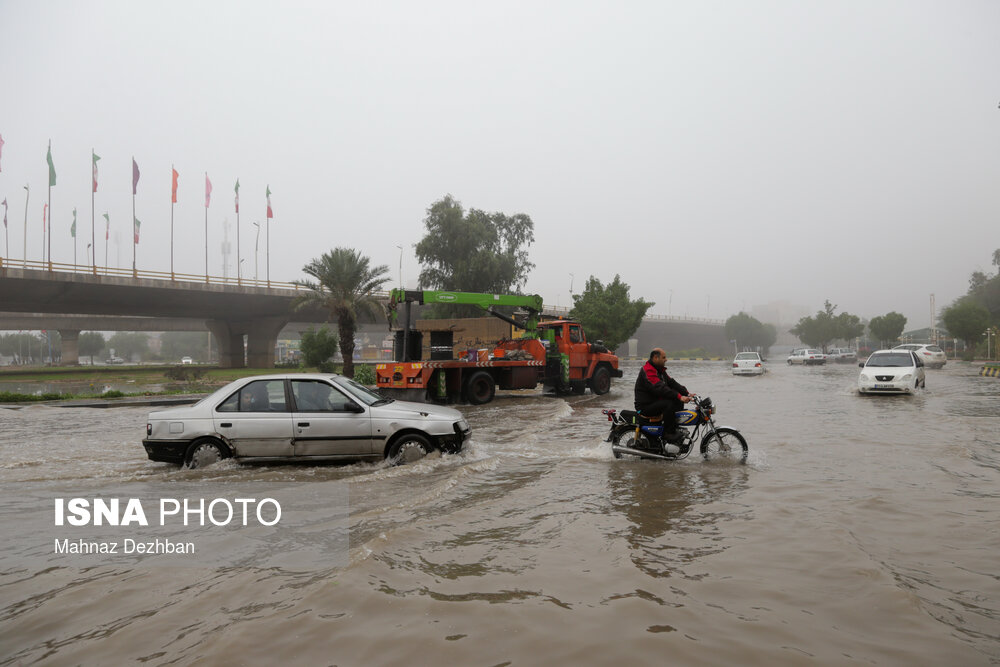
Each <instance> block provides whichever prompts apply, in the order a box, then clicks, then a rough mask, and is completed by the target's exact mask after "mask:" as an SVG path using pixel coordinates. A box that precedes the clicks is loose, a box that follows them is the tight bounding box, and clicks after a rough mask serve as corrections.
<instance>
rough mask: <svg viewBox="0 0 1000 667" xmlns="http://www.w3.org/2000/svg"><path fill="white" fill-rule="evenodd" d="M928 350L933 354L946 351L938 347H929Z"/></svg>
mask: <svg viewBox="0 0 1000 667" xmlns="http://www.w3.org/2000/svg"><path fill="white" fill-rule="evenodd" d="M927 349H928V350H930V351H931V352H943V351H944V350H942V349H941V348H940V347H938V346H937V345H928V346H927Z"/></svg>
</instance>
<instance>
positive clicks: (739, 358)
mask: <svg viewBox="0 0 1000 667" xmlns="http://www.w3.org/2000/svg"><path fill="white" fill-rule="evenodd" d="M764 370H765V369H764V360H763V359H761V358H760V355H759V354H757V353H756V352H740V353H739V354H737V355H736V358H735V359H733V375H763V374H764Z"/></svg>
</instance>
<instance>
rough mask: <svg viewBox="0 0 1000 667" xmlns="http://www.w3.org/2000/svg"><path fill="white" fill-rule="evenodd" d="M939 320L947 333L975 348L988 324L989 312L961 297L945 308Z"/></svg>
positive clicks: (968, 346) (970, 347)
mask: <svg viewBox="0 0 1000 667" xmlns="http://www.w3.org/2000/svg"><path fill="white" fill-rule="evenodd" d="M941 320H942V321H943V322H944V325H945V326H946V327H947V328H948V333H950V334H951V335H952V336H957V337H958V338H961V339H962V340H964V341H965V345H966V347H967V348H969V349H975V346H976V344H977V343H978V342H979V340H980V339H981V338H982V336H983V332H985V331H986V328H987V327H988V326H989V325H990V312H989V311H988V310H986V309H985V308H983V307H982V306H981V305H979V304H978V303H975V302H974V301H971V300H969V299H961V300H959V301H958V303H955V304H953V305H951V306H949V307H948V308H945V310H944V312H943V313H942V314H941Z"/></svg>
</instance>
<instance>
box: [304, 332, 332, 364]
mask: <svg viewBox="0 0 1000 667" xmlns="http://www.w3.org/2000/svg"><path fill="white" fill-rule="evenodd" d="M299 349H300V350H302V363H303V364H305V366H306V367H308V368H318V369H319V370H320V371H322V372H326V370H327V369H326V362H328V361H329V360H330V358H331V357H333V355H335V354H336V353H337V336H335V335H334V334H332V333H330V330H329V329H328V328H327V327H326V326H322V327H320V328H319V330H318V331H316V330H315V329H313V328H312V327H309V328H308V329H306V330H305V331H303V332H302V342H301V344H300V345H299Z"/></svg>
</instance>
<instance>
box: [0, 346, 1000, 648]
mask: <svg viewBox="0 0 1000 667" xmlns="http://www.w3.org/2000/svg"><path fill="white" fill-rule="evenodd" d="M637 370H638V367H637V366H629V367H628V368H627V369H626V377H625V378H623V379H621V380H618V381H616V382H615V384H614V386H613V389H612V393H611V394H609V395H607V396H603V397H594V396H591V395H590V394H587V395H585V396H573V397H569V398H567V399H563V398H555V397H546V396H540V395H533V396H516V397H510V396H501V397H499V398H498V400H496V401H494V402H493V403H491V404H489V405H486V406H480V407H462V408H461V410H462V411H463V412H464V413H465V415H466V416H467V418H468V420H469V421H470V423H471V424H472V427H473V438H472V441H471V443H469V445H468V447H467V449H466V450H465V451H464V452H463V453H461V454H459V455H455V456H445V457H440V458H430V459H426V460H424V461H421V462H420V463H418V464H415V465H412V466H404V467H398V468H388V467H386V466H384V465H381V464H379V465H374V464H357V465H349V466H287V465H286V466H274V465H272V466H250V465H240V464H235V463H233V462H231V461H226V462H223V463H221V464H218V465H216V466H212V467H210V468H206V469H203V470H194V471H187V470H180V469H178V468H176V467H173V466H169V465H166V464H159V463H152V462H149V461H148V460H147V459H146V457H145V453H144V451H143V449H142V447H141V445H140V442H139V441H140V439H141V438H142V436H143V433H144V426H145V421H146V410H145V409H138V408H122V409H118V410H86V409H74V410H67V409H59V408H51V407H43V406H32V407H27V408H24V409H22V410H17V411H0V489H2V493H3V494H4V495H5V496H6V497H7V498H6V500H5V502H4V504H3V507H2V508H0V514H6V515H10V514H13V513H14V512H15V509H13V508H14V507H15V506H17V505H18V503H16V502H13V499H12V496H11V494H19V493H22V492H23V491H24V490H26V489H31V490H32V491H33V492H38V491H51V492H52V493H56V494H58V493H61V492H62V490H63V489H66V488H71V487H77V488H86V489H87V490H88V493H93V494H94V495H95V496H97V495H104V496H114V495H115V494H116V493H117V492H118V490H120V489H122V488H124V487H126V486H127V487H130V488H134V487H135V486H136V485H139V486H143V485H157V484H161V483H171V482H191V483H196V484H199V485H201V486H202V487H203V488H204V489H205V490H206V491H208V490H211V489H222V490H224V489H225V488H226V486H227V485H228V484H237V483H238V484H240V485H244V487H245V486H246V485H251V487H252V486H253V485H261V487H262V488H263V487H265V486H266V485H268V484H270V483H283V484H287V483H292V484H295V485H297V486H300V487H302V488H316V489H320V488H324V487H322V486H316V487H307V486H306V485H324V484H327V485H329V484H332V483H336V484H338V485H341V486H345V487H346V488H347V491H348V494H347V495H348V496H349V510H348V511H347V513H346V515H345V516H346V531H347V533H348V536H349V546H347V547H346V554H343V556H344V557H343V558H339V559H334V558H333V556H332V554H331V559H330V561H329V562H328V563H323V562H322V559H320V561H319V562H317V561H315V560H314V561H313V562H311V563H310V564H309V566H308V567H305V568H299V569H295V568H291V567H289V568H284V567H282V566H280V565H278V566H269V567H255V566H253V565H252V564H250V565H247V564H245V563H244V564H240V565H233V564H231V563H230V561H228V560H226V561H224V562H220V563H218V564H217V565H216V566H214V567H212V566H199V567H185V566H163V567H158V566H157V565H156V561H155V560H153V561H143V562H141V563H138V564H127V565H121V564H104V565H100V564H99V565H96V566H91V565H88V566H77V565H75V564H73V563H72V561H69V562H59V561H57V562H55V563H54V562H53V559H52V558H51V557H49V558H38V559H37V560H36V561H32V562H29V563H27V564H23V563H18V564H16V565H11V564H9V563H10V561H8V565H6V566H3V569H0V665H7V664H16V665H21V664H35V663H40V664H54V665H64V664H72V665H77V664H82V665H91V664H123V663H126V662H142V663H144V664H148V665H166V664H184V665H189V664H203V665H217V664H222V665H230V664H242V665H273V664H276V663H285V664H310V665H312V664H316V665H320V664H329V665H333V664H337V665H359V664H373V665H404V664H405V665H414V664H461V665H500V664H505V665H506V664H510V665H538V664H587V665H605V664H611V663H613V662H618V661H624V660H627V661H629V662H630V664H639V665H654V664H655V665H660V664H664V663H670V664H682V665H717V664H740V665H769V666H770V665H776V664H780V665H815V664H836V665H847V664H864V665H872V664H878V665H985V664H997V663H998V662H1000V581H998V572H1000V568H998V563H1000V380H998V379H995V378H981V377H979V376H978V375H977V374H976V370H977V369H976V368H975V367H973V366H970V365H968V364H963V363H955V362H950V363H949V364H948V366H946V367H945V368H944V369H942V370H940V371H928V378H927V388H926V390H923V391H921V392H919V393H918V395H916V396H913V397H884V396H879V397H862V396H859V395H857V393H856V392H855V390H854V386H855V381H856V378H857V373H858V368H857V366H854V365H850V364H848V365H832V366H828V367H817V368H801V367H795V368H791V367H787V366H785V365H784V363H783V361H782V360H780V359H779V360H775V361H774V362H773V363H771V364H770V372H769V373H768V374H767V375H765V376H763V377H759V378H748V377H733V376H732V375H731V374H730V372H729V365H728V363H725V362H677V363H672V364H670V371H671V372H672V374H674V376H675V377H677V378H678V379H679V380H680V381H681V382H682V383H683V384H685V385H687V386H688V388H689V389H691V390H693V391H696V392H699V393H701V394H707V395H710V396H711V397H712V398H713V400H714V402H715V403H716V405H717V406H718V414H717V415H716V417H717V423H719V424H720V425H726V426H733V427H736V428H738V429H740V430H741V432H742V433H743V434H744V435H745V436H746V437H747V439H748V441H749V444H750V457H749V459H748V462H747V464H746V465H739V464H733V463H728V462H720V463H715V462H703V461H701V460H700V459H699V458H696V457H691V458H689V459H687V460H684V461H680V462H672V463H664V462H654V461H635V460H616V459H614V458H613V457H612V455H611V452H610V446H609V445H608V444H606V443H603V442H602V439H603V437H604V436H605V434H606V427H607V422H606V421H604V418H603V417H602V415H601V408H605V407H619V408H624V407H629V406H630V403H631V385H632V377H633V376H634V373H635V372H636V371H637ZM316 511H318V512H322V511H323V508H322V506H321V505H320V507H318V508H317V510H316ZM331 511H333V508H332V507H331ZM6 518H8V519H10V518H11V517H10V516H7V517H6ZM29 532H30V531H29ZM27 535H28V533H24V534H21V533H14V534H5V535H4V536H3V538H4V541H6V543H7V545H6V549H7V553H10V552H11V550H12V549H13V550H14V551H15V552H17V551H20V552H24V551H25V550H28V551H30V549H31V545H26V544H24V542H26V541H27V540H29V539H30V538H29V537H28V536H27ZM293 542H294V540H293ZM292 548H294V547H292ZM2 553H3V550H2V549H0V554H2ZM3 562H4V561H2V560H0V563H3Z"/></svg>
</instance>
